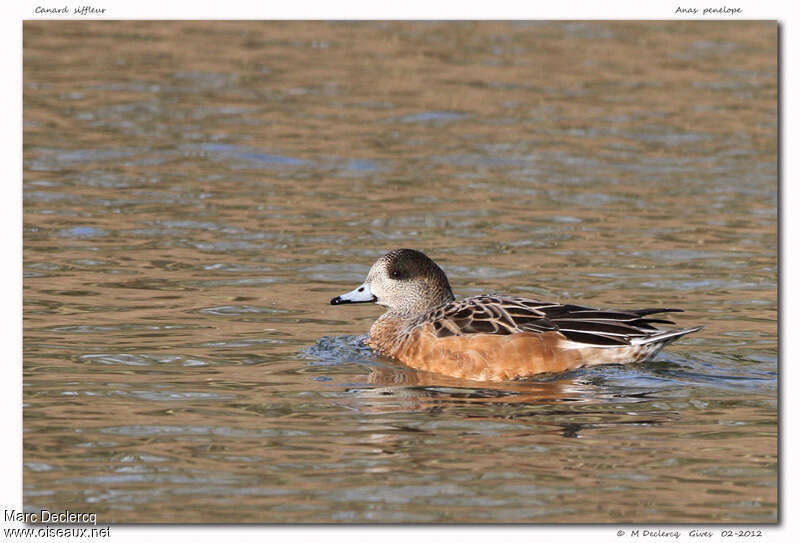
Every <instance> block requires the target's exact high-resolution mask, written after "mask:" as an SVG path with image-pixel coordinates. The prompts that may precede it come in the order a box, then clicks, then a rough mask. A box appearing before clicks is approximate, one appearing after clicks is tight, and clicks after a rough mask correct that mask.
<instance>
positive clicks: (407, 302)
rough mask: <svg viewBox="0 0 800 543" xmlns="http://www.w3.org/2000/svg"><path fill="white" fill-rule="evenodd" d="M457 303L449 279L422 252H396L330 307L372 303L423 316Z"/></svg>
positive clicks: (333, 300)
mask: <svg viewBox="0 0 800 543" xmlns="http://www.w3.org/2000/svg"><path fill="white" fill-rule="evenodd" d="M453 300H454V297H453V291H452V290H451V289H450V283H449V282H448V281H447V276H446V275H445V274H444V272H443V271H442V269H441V268H440V267H439V266H437V265H436V263H435V262H434V261H433V260H431V259H430V258H428V257H427V256H425V255H424V254H423V253H421V252H419V251H415V250H413V249H397V250H396V251H392V252H391V253H388V254H385V255H384V256H382V257H380V258H379V259H378V261H377V262H375V264H373V265H372V268H371V269H370V270H369V273H368V274H367V280H366V281H364V284H363V285H361V286H360V287H358V288H356V289H355V290H351V291H350V292H347V293H345V294H342V295H341V296H337V297H336V298H334V299H332V300H331V305H339V304H359V303H368V302H373V303H376V304H378V305H382V306H385V307H386V308H387V311H388V312H389V313H393V314H396V315H400V316H404V317H412V316H415V315H421V314H423V313H425V312H427V311H429V310H431V309H434V308H436V307H439V306H440V305H443V304H446V303H448V302H452V301H453Z"/></svg>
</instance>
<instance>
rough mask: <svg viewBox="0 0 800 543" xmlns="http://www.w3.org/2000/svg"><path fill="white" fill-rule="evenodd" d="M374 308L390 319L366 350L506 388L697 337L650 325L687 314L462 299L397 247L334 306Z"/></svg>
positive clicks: (438, 272) (427, 265)
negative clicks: (518, 381)
mask: <svg viewBox="0 0 800 543" xmlns="http://www.w3.org/2000/svg"><path fill="white" fill-rule="evenodd" d="M356 303H375V304H378V305H382V306H384V307H386V312H385V313H384V314H383V315H381V316H380V317H379V318H378V320H377V321H375V323H374V324H373V325H372V327H371V328H370V331H369V339H368V340H367V342H366V343H367V345H369V346H370V347H371V348H372V349H373V350H375V351H377V352H378V353H380V354H383V355H386V356H390V357H392V358H395V359H397V360H399V361H400V362H402V363H403V364H405V365H407V366H410V367H412V368H414V369H417V370H424V371H429V372H434V373H440V374H445V375H449V376H452V377H458V378H462V379H471V380H475V381H505V380H510V379H517V378H523V377H528V376H531V375H535V374H539V373H560V372H564V371H567V370H572V369H575V368H580V367H583V366H595V365H600V364H624V363H630V362H643V361H645V360H649V359H651V358H653V357H654V356H655V355H656V354H657V353H658V352H659V351H660V350H661V348H662V347H664V346H665V345H667V344H669V343H672V342H673V341H675V340H676V339H678V338H679V337H681V336H683V335H686V334H688V333H691V332H696V331H697V330H700V329H701V328H702V326H697V327H694V328H684V329H669V330H664V329H658V328H656V327H655V326H653V325H654V324H674V323H673V322H672V321H668V320H664V319H656V318H652V317H650V316H649V315H653V314H655V313H667V312H677V311H682V310H680V309H667V308H655V309H634V310H624V311H616V310H608V311H607V310H600V309H593V308H590V307H582V306H578V305H564V304H558V303H551V302H541V301H537V300H530V299H527V298H521V297H518V296H494V295H480V296H473V297H470V298H465V299H463V300H456V299H455V296H453V291H452V289H451V288H450V283H449V281H448V280H447V276H446V275H445V273H444V272H443V271H442V269H441V268H440V267H439V266H438V265H436V263H435V262H434V261H433V260H431V259H430V258H428V257H427V256H425V255H424V254H423V253H421V252H419V251H415V250H413V249H398V250H396V251H392V252H390V253H388V254H386V255H384V256H382V257H381V258H379V259H378V261H377V262H375V264H374V265H373V266H372V268H371V269H370V271H369V273H368V274H367V280H366V281H365V282H364V284H363V285H361V286H359V287H358V288H356V289H355V290H352V291H350V292H347V293H345V294H342V295H341V296H336V297H335V298H333V299H332V300H331V305H339V304H356Z"/></svg>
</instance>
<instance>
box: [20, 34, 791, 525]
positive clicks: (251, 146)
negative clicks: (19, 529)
mask: <svg viewBox="0 0 800 543" xmlns="http://www.w3.org/2000/svg"><path fill="white" fill-rule="evenodd" d="M588 43H591V45H592V47H591V48H588V49H587V47H586V44H588ZM776 43H777V42H776V26H775V24H774V23H770V22H745V21H742V22H724V23H722V22H689V21H672V22H613V21H596V22H555V23H553V22H542V21H533V22H525V21H520V22H484V23H478V22H458V23H453V22H415V23H403V22H392V23H386V22H369V23H363V22H362V23H355V22H293V23H286V22H274V23H271V22H259V21H170V22H167V23H164V22H151V21H130V22H121V21H57V22H54V21H28V22H26V23H25V27H24V74H23V76H24V81H23V83H24V132H25V133H24V149H23V162H24V165H23V167H24V186H23V197H24V262H23V265H24V285H23V289H24V383H23V384H24V389H23V390H24V402H25V403H24V419H25V420H24V426H25V434H24V477H25V480H24V500H25V508H26V509H27V510H38V508H43V507H46V508H48V509H49V510H51V511H56V510H59V509H63V508H65V507H66V506H67V505H69V509H71V510H91V511H95V512H97V513H98V520H99V521H101V522H109V521H112V522H231V521H241V522H649V523H664V522H700V523H709V522H727V523H731V522H751V521H753V522H774V521H775V519H776V518H777V491H776V485H777V479H776V473H777V468H776V465H777V463H776V458H777V425H776V413H777V405H776V383H777V317H776V315H777V296H776V277H777V258H776V252H777V235H776V234H777V224H776V221H777V208H776V206H777V191H776V175H777V166H776V161H775V157H776V151H777V146H776V142H777V140H776V133H777V131H776V127H777V107H776V105H777V102H776V97H777V87H776V78H777V66H776V63H775V59H776V55H775V51H776ZM209 44H213V46H211V45H209ZM123 45H124V46H123ZM401 246H407V247H414V248H417V249H420V250H423V251H425V252H427V253H429V254H430V255H431V256H433V257H434V258H435V259H436V261H437V262H439V263H440V264H441V265H442V266H443V268H444V269H445V270H446V272H447V273H448V276H449V277H450V280H451V283H452V285H453V287H454V289H455V291H456V294H457V295H458V296H469V295H474V294H481V293H487V292H502V293H505V294H519V295H523V296H527V297H532V298H539V299H550V300H557V301H562V302H574V303H585V304H589V305H592V306H598V307H619V308H625V307H648V306H667V307H669V306H676V307H682V308H684V309H685V310H686V313H684V314H682V315H681V318H680V320H681V322H682V323H684V322H685V323H688V324H704V325H705V326H706V328H705V329H704V331H703V333H702V334H695V335H693V336H692V337H687V338H686V339H685V340H684V341H682V342H681V343H678V344H675V345H673V346H671V348H670V349H669V350H668V351H666V352H664V353H662V354H661V355H660V356H659V357H658V359H657V360H655V361H654V362H652V363H648V364H638V365H633V366H625V367H621V366H609V367H603V368H588V369H583V370H579V371H576V372H571V373H568V374H564V375H556V376H540V377H538V378H535V379H529V380H526V381H518V382H510V383H500V384H485V383H474V382H469V381H458V380H454V379H450V378H446V377H441V376H436V375H432V374H424V373H419V372H412V371H410V370H408V369H407V368H404V367H402V366H400V365H398V364H397V363H395V362H394V361H392V360H388V359H384V358H381V357H378V356H376V355H374V353H372V352H371V351H370V350H369V349H367V348H366V347H365V346H364V345H363V343H362V341H361V337H362V335H363V334H364V333H365V332H366V331H367V330H368V329H369V326H370V324H371V323H372V321H374V319H375V318H376V317H377V316H378V314H379V311H378V310H377V309H376V308H374V307H354V308H352V310H351V311H348V312H347V314H342V313H339V312H334V311H331V308H330V306H329V305H328V300H329V299H330V298H331V297H332V296H333V295H335V294H338V293H340V292H342V291H344V290H346V289H347V288H352V286H353V285H354V284H357V283H358V282H360V281H361V280H362V279H363V277H364V274H365V273H366V271H367V269H368V267H369V265H370V264H371V263H372V262H374V261H375V259H376V258H377V257H378V256H379V255H381V254H383V253H384V252H386V251H387V250H389V249H393V248H398V247H401Z"/></svg>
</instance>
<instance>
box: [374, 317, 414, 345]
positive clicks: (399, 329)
mask: <svg viewBox="0 0 800 543" xmlns="http://www.w3.org/2000/svg"><path fill="white" fill-rule="evenodd" d="M416 320H417V319H416V318H415V317H408V316H405V315H402V314H398V313H394V312H391V311H387V312H386V313H384V314H383V315H381V316H380V317H379V318H378V320H376V321H375V323H374V324H373V325H372V328H370V329H369V345H370V346H371V347H372V348H374V349H376V350H378V351H380V352H381V353H382V354H386V355H389V356H395V354H396V353H397V351H398V350H399V349H400V348H401V347H402V343H403V339H404V338H405V337H406V334H407V333H408V331H409V330H410V329H411V328H412V327H413V326H414V324H415V322H416Z"/></svg>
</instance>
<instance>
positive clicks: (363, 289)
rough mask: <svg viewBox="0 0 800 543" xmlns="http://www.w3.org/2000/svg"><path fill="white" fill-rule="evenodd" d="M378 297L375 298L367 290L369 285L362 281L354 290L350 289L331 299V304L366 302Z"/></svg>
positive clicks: (373, 300)
mask: <svg viewBox="0 0 800 543" xmlns="http://www.w3.org/2000/svg"><path fill="white" fill-rule="evenodd" d="M377 299H378V298H376V297H375V296H374V295H373V294H372V292H370V290H369V285H368V284H366V283H364V284H363V285H361V286H360V287H358V288H357V289H355V290H351V291H350V292H346V293H344V294H342V295H341V296H337V297H336V298H334V299H332V300H331V305H339V304H366V303H371V302H375V301H376V300H377Z"/></svg>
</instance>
